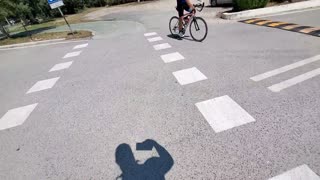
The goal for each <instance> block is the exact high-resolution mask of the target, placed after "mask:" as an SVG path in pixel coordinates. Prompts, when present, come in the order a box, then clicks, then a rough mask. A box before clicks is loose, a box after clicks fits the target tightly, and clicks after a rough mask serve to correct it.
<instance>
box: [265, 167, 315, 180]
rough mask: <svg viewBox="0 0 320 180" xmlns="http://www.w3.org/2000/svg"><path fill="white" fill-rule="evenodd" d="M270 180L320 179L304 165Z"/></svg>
mask: <svg viewBox="0 0 320 180" xmlns="http://www.w3.org/2000/svg"><path fill="white" fill-rule="evenodd" d="M269 180H320V177H319V176H318V175H317V174H316V173H314V172H313V171H312V170H311V169H310V168H309V167H308V166H307V165H306V164H303V165H301V166H298V167H296V168H294V169H291V170H289V171H287V172H284V173H283V174H280V175H278V176H275V177H273V178H270V179H269Z"/></svg>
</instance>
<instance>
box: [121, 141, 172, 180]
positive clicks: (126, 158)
mask: <svg viewBox="0 0 320 180" xmlns="http://www.w3.org/2000/svg"><path fill="white" fill-rule="evenodd" d="M153 148H155V149H156V150H157V152H158V154H159V157H151V158H149V159H148V160H146V161H145V163H144V164H138V161H137V160H136V159H135V157H134V155H133V152H132V149H131V147H130V146H129V145H128V144H125V143H124V144H120V145H119V146H118V147H117V149H116V153H115V156H116V163H117V164H118V165H119V167H120V169H121V171H122V174H121V175H120V176H118V177H117V178H116V179H122V180H149V179H150V180H151V179H152V180H164V179H165V174H166V173H167V172H168V171H169V170H170V169H171V168H172V166H173V164H174V161H173V158H172V157H171V155H170V154H169V152H168V151H167V150H166V149H165V148H164V147H162V146H161V145H159V144H158V143H157V142H156V141H154V140H151V139H147V140H145V141H144V142H142V143H137V144H136V150H138V151H151V150H152V149H153Z"/></svg>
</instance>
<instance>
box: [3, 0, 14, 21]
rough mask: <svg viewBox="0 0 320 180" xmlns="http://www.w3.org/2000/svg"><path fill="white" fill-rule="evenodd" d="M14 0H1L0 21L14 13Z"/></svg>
mask: <svg viewBox="0 0 320 180" xmlns="http://www.w3.org/2000/svg"><path fill="white" fill-rule="evenodd" d="M13 11H14V2H13V1H11V0H0V21H4V20H5V18H6V17H8V16H10V15H13V14H14V12H13Z"/></svg>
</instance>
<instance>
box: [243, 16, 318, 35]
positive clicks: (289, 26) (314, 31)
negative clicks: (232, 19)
mask: <svg viewBox="0 0 320 180" xmlns="http://www.w3.org/2000/svg"><path fill="white" fill-rule="evenodd" d="M240 22H243V23H246V24H254V25H258V26H265V27H272V28H278V29H283V30H287V31H293V32H299V33H303V34H308V35H312V36H317V37H320V27H318V28H316V27H310V26H301V25H298V24H294V23H286V22H278V21H271V20H265V19H258V18H254V19H247V20H243V21H240Z"/></svg>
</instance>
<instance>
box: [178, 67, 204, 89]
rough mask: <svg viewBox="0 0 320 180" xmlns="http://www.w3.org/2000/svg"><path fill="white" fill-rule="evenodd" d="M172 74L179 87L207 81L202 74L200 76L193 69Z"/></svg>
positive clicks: (199, 73) (198, 72)
mask: <svg viewBox="0 0 320 180" xmlns="http://www.w3.org/2000/svg"><path fill="white" fill-rule="evenodd" d="M172 74H173V75H174V77H175V78H176V79H177V80H178V82H179V83H180V85H186V84H190V83H194V82H197V81H201V80H205V79H208V78H207V77H206V76H205V75H204V74H202V73H201V72H200V71H199V70H198V69H197V68H195V67H192V68H189V69H183V70H180V71H176V72H173V73H172Z"/></svg>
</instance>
